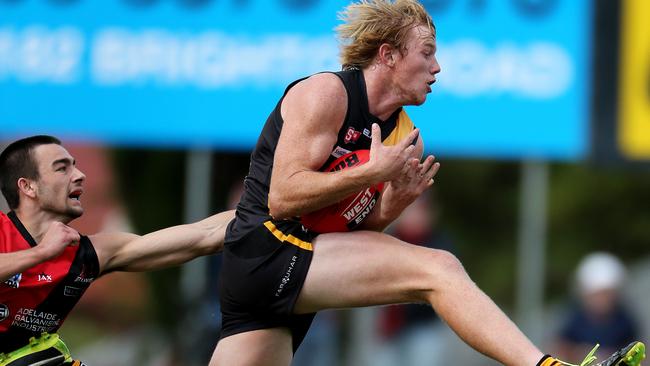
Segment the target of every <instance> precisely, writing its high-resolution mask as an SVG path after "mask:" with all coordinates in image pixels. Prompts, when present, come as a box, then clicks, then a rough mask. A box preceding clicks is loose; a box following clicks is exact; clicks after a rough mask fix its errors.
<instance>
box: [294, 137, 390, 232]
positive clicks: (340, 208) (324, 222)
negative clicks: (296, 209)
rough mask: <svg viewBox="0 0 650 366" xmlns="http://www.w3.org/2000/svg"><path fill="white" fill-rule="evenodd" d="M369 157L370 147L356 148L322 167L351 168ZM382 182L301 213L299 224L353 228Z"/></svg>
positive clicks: (371, 205) (318, 228)
mask: <svg viewBox="0 0 650 366" xmlns="http://www.w3.org/2000/svg"><path fill="white" fill-rule="evenodd" d="M369 159H370V150H357V151H353V152H350V153H347V154H345V155H343V156H341V157H340V158H338V159H336V160H334V161H333V162H332V163H331V164H330V165H329V166H327V167H326V168H325V169H323V171H325V172H333V171H337V170H342V169H353V168H355V167H358V166H360V165H362V164H364V163H366V162H368V160H369ZM383 188H384V184H383V183H378V184H376V185H374V186H371V187H368V188H365V189H363V190H361V191H360V192H358V193H355V194H353V195H350V196H349V197H347V198H345V199H344V200H342V201H340V202H338V203H335V204H333V205H331V206H328V207H325V208H322V209H320V210H317V211H314V212H311V213H308V214H306V215H303V216H302V217H301V222H302V224H303V225H304V226H305V227H306V228H308V229H310V230H312V231H315V232H318V233H331V232H345V231H351V230H354V229H355V228H356V227H358V226H359V224H361V223H362V222H363V220H364V219H365V218H366V217H368V215H369V214H370V212H372V209H373V208H374V207H375V205H376V204H377V201H378V200H379V197H380V196H381V192H382V189H383Z"/></svg>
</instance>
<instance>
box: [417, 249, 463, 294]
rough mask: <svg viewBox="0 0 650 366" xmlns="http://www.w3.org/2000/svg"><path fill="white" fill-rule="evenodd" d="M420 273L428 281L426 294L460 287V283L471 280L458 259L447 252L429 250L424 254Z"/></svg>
mask: <svg viewBox="0 0 650 366" xmlns="http://www.w3.org/2000/svg"><path fill="white" fill-rule="evenodd" d="M420 271H421V274H422V278H424V279H425V281H426V285H425V288H424V290H425V291H424V293H425V294H426V293H428V292H431V291H440V290H444V289H445V288H447V287H449V286H455V285H458V282H459V281H465V280H469V276H468V275H467V272H466V271H465V268H464V267H463V265H462V264H461V263H460V261H459V260H458V258H456V256H455V255H453V254H452V253H450V252H448V251H446V250H440V249H428V250H427V252H426V253H423V255H422V261H421V267H420Z"/></svg>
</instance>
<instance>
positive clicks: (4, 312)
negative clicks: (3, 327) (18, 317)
mask: <svg viewBox="0 0 650 366" xmlns="http://www.w3.org/2000/svg"><path fill="white" fill-rule="evenodd" d="M7 317H9V307H7V305H5V304H0V322H1V321H3V320H5V319H7Z"/></svg>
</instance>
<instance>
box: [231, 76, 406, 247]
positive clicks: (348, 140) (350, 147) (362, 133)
mask: <svg viewBox="0 0 650 366" xmlns="http://www.w3.org/2000/svg"><path fill="white" fill-rule="evenodd" d="M334 74H335V75H337V76H338V77H339V78H340V79H341V81H342V82H343V85H344V86H345V90H346V92H347V95H348V110H347V113H346V115H345V120H344V121H343V125H342V126H341V129H340V130H339V133H338V138H337V141H336V143H335V144H334V146H332V152H331V154H330V156H329V158H328V159H327V161H326V162H325V163H324V164H323V166H327V165H329V164H330V163H331V162H332V161H334V160H336V159H337V158H339V157H341V156H343V155H345V154H346V153H348V152H351V151H356V150H363V149H370V142H371V136H372V134H371V126H372V124H373V123H377V124H379V126H380V127H381V139H382V142H383V144H384V145H394V144H396V143H397V142H398V141H400V140H401V139H402V138H404V137H405V136H406V135H407V134H408V133H409V132H411V131H412V130H413V128H414V126H413V122H412V121H411V119H410V118H409V117H408V115H407V114H406V112H405V111H404V110H403V109H402V108H399V109H398V110H396V111H395V112H394V113H393V114H392V115H391V116H390V117H389V118H388V119H387V120H386V121H382V120H380V119H379V118H377V117H375V116H373V115H372V114H371V113H370V110H369V107H368V95H367V93H366V82H365V79H364V77H363V72H362V71H361V70H358V69H352V70H345V71H339V72H335V73H334ZM302 80H305V78H303V79H299V80H296V81H294V82H293V83H291V84H290V85H289V86H288V87H287V89H286V90H285V92H284V95H283V96H282V98H281V99H280V101H279V102H278V104H277V105H276V107H275V109H274V110H273V112H271V115H270V116H269V117H268V119H267V120H266V123H265V124H264V128H263V129H262V133H261V134H260V137H259V139H258V140H257V144H256V146H255V149H254V150H253V152H252V154H251V161H250V168H249V171H248V175H247V176H246V178H245V180H244V193H243V194H242V197H241V200H240V201H239V204H238V205H237V213H236V217H235V220H233V221H232V222H231V223H230V224H229V225H228V230H227V232H226V242H230V241H235V240H239V239H241V238H242V237H243V236H245V235H246V234H247V233H248V232H250V231H251V230H252V229H254V228H255V227H257V226H258V225H260V224H261V223H263V222H264V221H266V220H269V219H271V216H270V215H269V209H268V194H269V185H270V182H271V171H272V169H273V156H274V155H275V147H276V146H277V144H278V139H279V137H280V132H281V131H282V124H283V120H282V115H281V113H280V107H281V105H282V100H283V99H284V96H286V94H287V92H288V91H289V89H291V88H292V87H293V86H294V85H296V84H297V83H299V82H300V81H302Z"/></svg>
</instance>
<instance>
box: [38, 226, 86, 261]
mask: <svg viewBox="0 0 650 366" xmlns="http://www.w3.org/2000/svg"><path fill="white" fill-rule="evenodd" d="M80 239H81V237H80V236H79V233H78V232H77V230H75V229H73V228H71V227H69V226H68V225H65V224H63V223H61V222H58V221H55V222H53V223H51V224H50V227H49V228H48V229H47V232H46V233H45V235H44V236H43V239H42V240H41V241H40V242H39V243H38V245H37V246H36V248H38V249H39V250H40V251H41V252H42V253H43V256H44V257H45V258H47V259H51V258H56V257H58V256H59V255H60V254H61V253H62V252H63V250H64V249H65V248H66V247H67V246H69V245H78V244H79V240H80Z"/></svg>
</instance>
